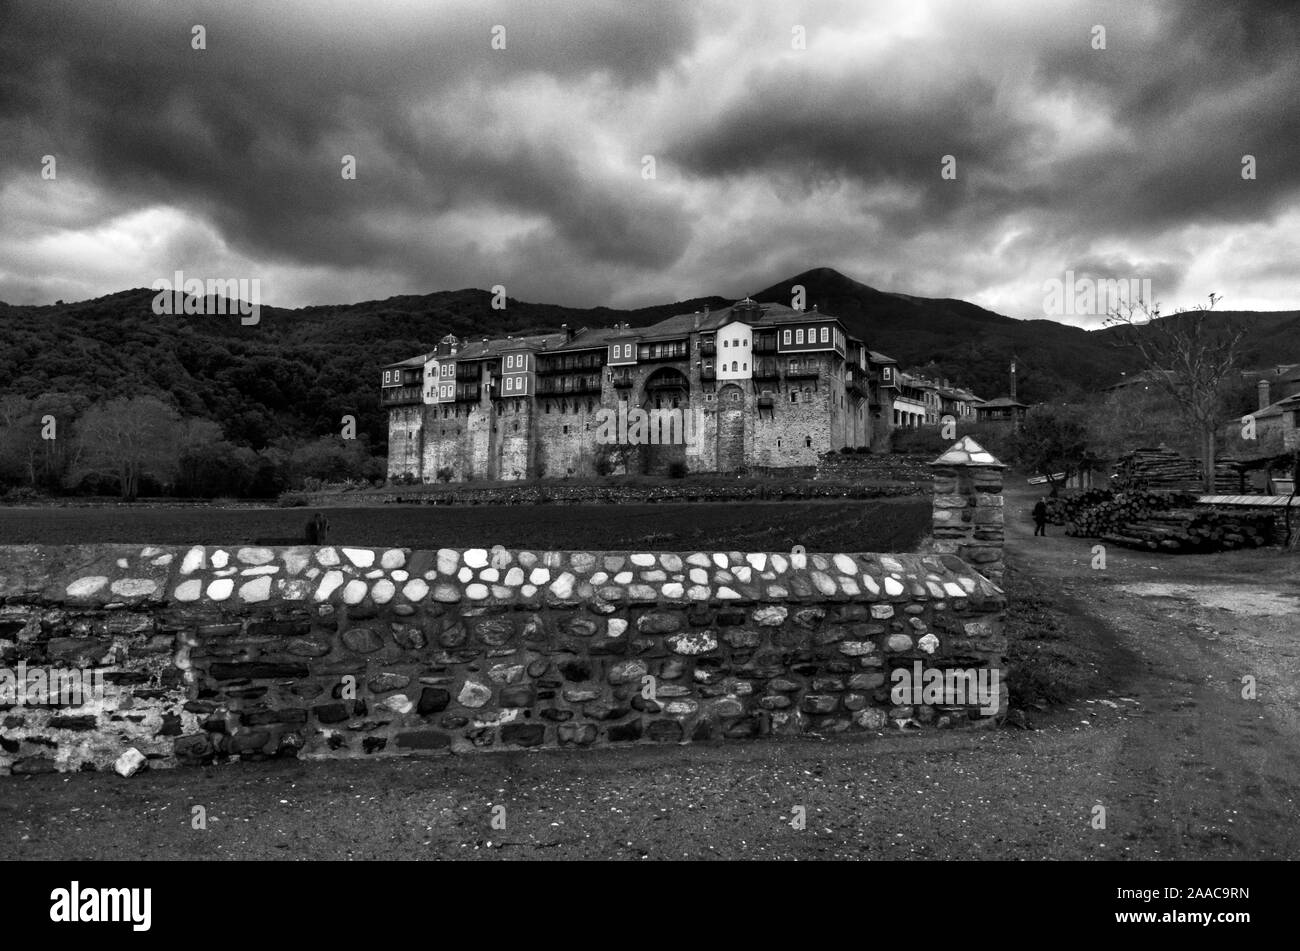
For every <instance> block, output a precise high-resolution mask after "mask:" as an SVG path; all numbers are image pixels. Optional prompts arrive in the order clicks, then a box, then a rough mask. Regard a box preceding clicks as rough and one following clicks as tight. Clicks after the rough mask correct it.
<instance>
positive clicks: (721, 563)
mask: <svg viewBox="0 0 1300 951" xmlns="http://www.w3.org/2000/svg"><path fill="white" fill-rule="evenodd" d="M713 563H714V564H715V565H717V566H718V567H719V568H729V567H731V562H730V561H728V560H727V556H726V554H725V553H723V552H720V551H715V552H714V553H713Z"/></svg>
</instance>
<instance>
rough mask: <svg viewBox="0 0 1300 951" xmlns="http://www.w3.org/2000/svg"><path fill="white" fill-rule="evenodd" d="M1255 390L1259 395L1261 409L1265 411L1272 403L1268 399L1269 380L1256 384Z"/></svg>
mask: <svg viewBox="0 0 1300 951" xmlns="http://www.w3.org/2000/svg"><path fill="white" fill-rule="evenodd" d="M1255 389H1256V391H1257V392H1258V393H1259V409H1263V408H1264V407H1265V406H1267V405H1268V404H1269V403H1270V402H1272V401H1271V400H1270V399H1269V398H1268V380H1260V381H1259V382H1258V383H1256V384H1255Z"/></svg>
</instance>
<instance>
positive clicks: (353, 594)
mask: <svg viewBox="0 0 1300 951" xmlns="http://www.w3.org/2000/svg"><path fill="white" fill-rule="evenodd" d="M366 590H367V589H366V583H365V582H364V581H362V580H361V579H360V578H353V579H352V580H351V581H349V582H348V583H347V586H346V587H345V588H344V589H343V602H344V603H345V604H360V603H361V602H362V601H364V600H365V597H366Z"/></svg>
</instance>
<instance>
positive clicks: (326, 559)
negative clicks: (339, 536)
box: [316, 548, 339, 568]
mask: <svg viewBox="0 0 1300 951" xmlns="http://www.w3.org/2000/svg"><path fill="white" fill-rule="evenodd" d="M316 563H317V564H318V565H320V566H321V567H322V568H333V567H334V566H335V565H337V564H338V563H339V553H338V552H337V551H335V550H334V549H333V548H322V549H320V550H319V551H318V552H316Z"/></svg>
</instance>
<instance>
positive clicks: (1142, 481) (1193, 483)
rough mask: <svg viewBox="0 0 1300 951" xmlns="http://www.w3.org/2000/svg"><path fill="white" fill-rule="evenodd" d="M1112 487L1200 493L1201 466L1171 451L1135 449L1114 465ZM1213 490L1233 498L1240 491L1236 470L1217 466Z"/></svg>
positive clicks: (1218, 464)
mask: <svg viewBox="0 0 1300 951" xmlns="http://www.w3.org/2000/svg"><path fill="white" fill-rule="evenodd" d="M1113 484H1114V486H1115V487H1116V488H1117V489H1164V490H1166V491H1174V492H1200V491H1203V489H1204V485H1203V482H1202V479H1201V462H1200V460H1199V459H1188V458H1187V457H1186V456H1181V455H1179V454H1178V453H1176V452H1174V451H1173V450H1172V449H1166V448H1165V447H1163V446H1162V447H1160V448H1159V449H1134V450H1133V451H1132V452H1127V453H1125V454H1124V455H1123V456H1120V459H1119V462H1118V463H1116V465H1115V475H1114V478H1113ZM1214 489H1215V491H1216V492H1221V493H1225V494H1231V493H1233V492H1238V491H1240V489H1241V475H1240V472H1239V471H1238V468H1237V466H1235V465H1233V464H1232V463H1228V462H1216V463H1215V464H1214Z"/></svg>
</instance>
